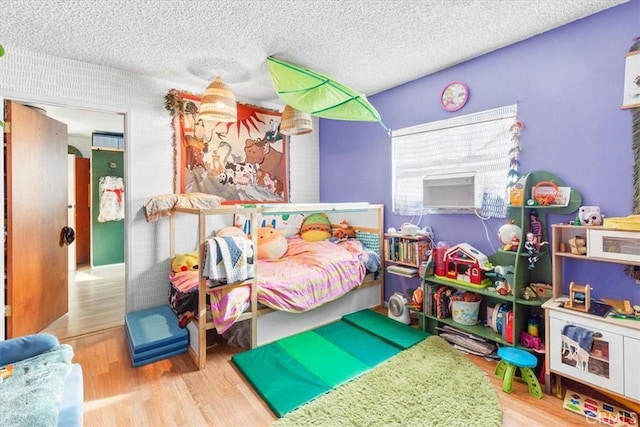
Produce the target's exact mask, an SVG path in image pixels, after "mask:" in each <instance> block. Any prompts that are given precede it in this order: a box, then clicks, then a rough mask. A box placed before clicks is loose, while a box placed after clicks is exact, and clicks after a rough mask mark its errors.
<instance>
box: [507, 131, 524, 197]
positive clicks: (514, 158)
mask: <svg viewBox="0 0 640 427" xmlns="http://www.w3.org/2000/svg"><path fill="white" fill-rule="evenodd" d="M522 129H524V123H522V122H521V121H520V120H516V121H515V122H514V123H513V124H512V125H511V127H510V128H509V132H510V133H511V148H510V149H509V172H507V190H509V189H510V188H511V187H513V186H514V185H515V184H516V182H518V180H519V179H520V175H521V174H520V172H519V171H518V167H519V166H520V161H519V160H518V156H519V154H520V151H522V148H521V147H520V131H522Z"/></svg>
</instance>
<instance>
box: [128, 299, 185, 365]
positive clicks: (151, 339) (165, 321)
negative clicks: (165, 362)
mask: <svg viewBox="0 0 640 427" xmlns="http://www.w3.org/2000/svg"><path fill="white" fill-rule="evenodd" d="M124 326H125V331H126V335H127V342H128V344H129V355H130V356H131V364H132V365H133V366H134V367H138V366H142V365H146V364H148V363H151V362H155V361H157V360H161V359H166V358H169V357H171V356H175V355H177V354H181V353H184V352H186V351H187V349H188V346H189V334H188V332H187V330H186V329H181V328H180V327H179V325H178V318H177V316H176V315H175V313H174V312H173V310H171V308H170V307H169V305H162V306H160V307H154V308H149V309H147V310H142V311H136V312H131V313H127V314H126V315H125V317H124Z"/></svg>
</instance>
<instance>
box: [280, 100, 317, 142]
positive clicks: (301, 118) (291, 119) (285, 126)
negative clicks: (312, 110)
mask: <svg viewBox="0 0 640 427" xmlns="http://www.w3.org/2000/svg"><path fill="white" fill-rule="evenodd" d="M312 131H313V122H312V121H311V115H310V114H307V113H303V112H302V111H298V110H296V109H295V108H293V107H291V106H290V105H286V106H285V107H284V111H283V112H282V118H281V119H280V133H281V134H283V135H304V134H306V133H310V132H312Z"/></svg>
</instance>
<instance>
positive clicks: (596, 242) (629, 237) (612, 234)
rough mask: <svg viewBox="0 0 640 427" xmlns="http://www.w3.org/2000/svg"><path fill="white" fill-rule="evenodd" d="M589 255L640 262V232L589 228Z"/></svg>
mask: <svg viewBox="0 0 640 427" xmlns="http://www.w3.org/2000/svg"><path fill="white" fill-rule="evenodd" d="M588 236H589V237H588V239H587V242H588V243H587V255H588V256H591V257H598V258H609V259H615V260H622V261H632V262H638V263H640V233H637V232H632V231H619V230H609V229H589V231H588Z"/></svg>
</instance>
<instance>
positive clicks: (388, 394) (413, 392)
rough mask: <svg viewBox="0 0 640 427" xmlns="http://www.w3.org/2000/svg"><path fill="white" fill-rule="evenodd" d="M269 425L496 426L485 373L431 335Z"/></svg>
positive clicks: (497, 413)
mask: <svg viewBox="0 0 640 427" xmlns="http://www.w3.org/2000/svg"><path fill="white" fill-rule="evenodd" d="M273 425H274V426H304V425H316V426H332V427H333V426H367V427H368V426H403V427H404V426H421V427H422V426H446V427H453V426H464V427H467V426H474V427H481V426H501V425H502V408H501V407H500V402H499V399H498V396H497V394H496V391H495V388H494V386H493V385H492V384H491V381H490V380H489V378H487V376H486V374H485V373H484V372H483V371H482V370H480V369H479V368H478V367H477V366H475V365H474V364H473V362H471V361H469V360H468V359H467V358H466V357H465V356H464V355H462V354H461V353H459V352H458V351H457V350H455V349H453V348H452V347H451V345H450V344H448V343H447V342H446V341H444V340H443V339H442V338H440V337H437V336H431V337H429V338H427V339H426V340H424V341H422V342H420V343H418V344H416V345H414V346H413V347H411V348H409V349H408V350H405V351H403V352H401V353H400V354H398V355H397V356H394V357H392V358H391V359H389V360H387V361H386V362H383V363H382V364H381V365H379V366H377V367H376V368H374V369H372V370H371V371H368V372H366V373H364V374H362V375H361V376H360V377H358V378H356V379H354V380H352V381H351V382H349V383H347V384H344V385H342V386H340V387H338V388H337V389H335V390H332V391H330V392H329V393H327V394H325V395H323V396H320V397H318V398H317V399H315V400H313V401H312V402H309V403H308V404H306V405H304V406H302V407H300V408H298V409H296V410H295V411H293V412H290V413H289V414H287V415H285V416H284V417H282V418H280V419H278V420H276V421H275V422H274V424H273Z"/></svg>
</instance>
